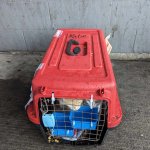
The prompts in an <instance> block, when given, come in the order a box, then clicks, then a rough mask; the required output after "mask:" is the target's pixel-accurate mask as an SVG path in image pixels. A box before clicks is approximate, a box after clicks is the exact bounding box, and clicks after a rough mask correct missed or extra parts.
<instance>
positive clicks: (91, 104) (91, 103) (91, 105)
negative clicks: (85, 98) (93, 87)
mask: <svg viewBox="0 0 150 150" xmlns="http://www.w3.org/2000/svg"><path fill="white" fill-rule="evenodd" d="M90 108H91V109H92V108H93V95H91V99H90Z"/></svg>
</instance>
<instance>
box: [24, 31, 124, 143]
mask: <svg viewBox="0 0 150 150" xmlns="http://www.w3.org/2000/svg"><path fill="white" fill-rule="evenodd" d="M26 110H27V115H28V118H29V120H31V121H32V122H33V123H34V124H36V125H39V126H40V129H41V131H42V133H43V135H44V137H45V139H46V140H47V142H48V143H65V144H69V143H70V144H77V145H82V144H100V143H101V142H102V140H103V138H104V135H105V133H106V130H107V128H113V127H115V126H117V125H118V124H119V123H120V122H121V119H122V110H121V106H120V102H119V98H118V92H117V87H116V81H115V77H114V73H113V69H112V65H111V61H110V58H109V56H108V53H107V49H106V43H105V39H104V35H103V32H102V31H101V30H97V29H59V30H57V32H56V34H55V35H54V36H53V39H52V41H51V44H50V46H49V48H48V50H47V52H46V54H45V56H44V58H43V60H42V63H41V64H40V65H39V67H38V68H37V70H36V72H35V75H34V78H33V80H32V88H31V96H30V100H29V102H28V103H27V105H26Z"/></svg>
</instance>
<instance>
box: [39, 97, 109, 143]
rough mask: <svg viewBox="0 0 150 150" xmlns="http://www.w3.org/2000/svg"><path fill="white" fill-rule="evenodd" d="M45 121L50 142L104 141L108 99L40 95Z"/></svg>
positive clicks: (42, 116) (43, 122)
mask: <svg viewBox="0 0 150 150" xmlns="http://www.w3.org/2000/svg"><path fill="white" fill-rule="evenodd" d="M39 102H40V103H39V108H40V112H41V122H42V126H43V128H44V129H45V133H46V135H47V137H48V139H49V138H50V139H53V140H49V143H51V142H55V143H56V141H57V143H74V144H86V143H87V142H88V143H101V141H102V139H103V137H104V134H105V132H106V129H107V109H108V108H107V102H106V101H105V100H94V101H93V102H92V103H91V101H90V100H81V99H55V101H52V98H40V101H39Z"/></svg>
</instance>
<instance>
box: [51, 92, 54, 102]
mask: <svg viewBox="0 0 150 150" xmlns="http://www.w3.org/2000/svg"><path fill="white" fill-rule="evenodd" d="M51 100H52V104H54V102H55V97H54V92H52V98H51Z"/></svg>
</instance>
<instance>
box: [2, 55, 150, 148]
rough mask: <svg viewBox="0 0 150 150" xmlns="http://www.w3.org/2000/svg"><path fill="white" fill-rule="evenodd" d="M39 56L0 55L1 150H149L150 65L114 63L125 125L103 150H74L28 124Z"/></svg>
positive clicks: (107, 140)
mask: <svg viewBox="0 0 150 150" xmlns="http://www.w3.org/2000/svg"><path fill="white" fill-rule="evenodd" d="M40 59H41V56H40V55H20V54H16V55H12V54H5V55H4V54H1V55H0V96H1V98H0V143H1V144H0V149H1V150H6V149H9V150H16V149H18V150H22V149H23V150H33V149H36V150H44V149H45V150H48V149H49V150H53V149H87V150H94V149H101V150H149V149H150V62H149V61H116V60H115V61H113V67H114V72H115V76H116V80H117V84H118V91H119V95H120V101H121V105H122V109H123V120H122V123H121V124H120V125H119V126H118V127H117V128H115V129H111V130H108V132H107V135H106V136H105V139H104V142H103V144H102V145H101V146H84V147H72V146H69V145H67V146H65V145H55V146H52V145H49V144H47V143H46V142H45V141H44V139H43V137H42V135H41V133H40V131H39V130H38V129H37V128H36V127H35V126H34V125H33V124H32V123H30V122H29V121H28V118H27V116H26V113H25V110H24V105H25V103H26V102H27V100H28V99H29V93H30V81H31V78H32V76H33V74H34V70H35V68H36V67H37V65H38V64H39V62H40Z"/></svg>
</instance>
